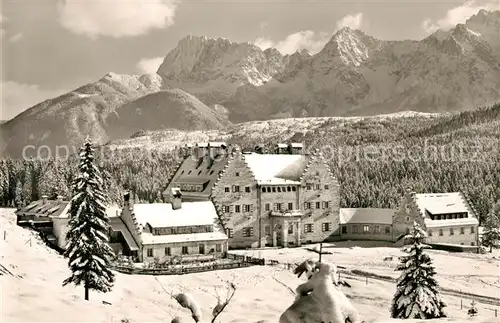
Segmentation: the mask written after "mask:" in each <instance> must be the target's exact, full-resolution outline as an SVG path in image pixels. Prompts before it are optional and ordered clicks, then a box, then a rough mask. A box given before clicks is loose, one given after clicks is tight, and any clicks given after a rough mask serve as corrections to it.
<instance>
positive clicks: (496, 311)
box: [495, 308, 498, 317]
mask: <svg viewBox="0 0 500 323" xmlns="http://www.w3.org/2000/svg"><path fill="white" fill-rule="evenodd" d="M497 313H498V310H497V309H496V308H495V317H497Z"/></svg>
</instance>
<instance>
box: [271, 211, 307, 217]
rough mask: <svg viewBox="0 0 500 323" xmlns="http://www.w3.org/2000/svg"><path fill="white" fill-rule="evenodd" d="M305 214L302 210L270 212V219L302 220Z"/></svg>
mask: <svg viewBox="0 0 500 323" xmlns="http://www.w3.org/2000/svg"><path fill="white" fill-rule="evenodd" d="M303 216H304V213H303V212H302V211H301V210H280V211H277V210H276V211H269V217H274V218H302V217H303Z"/></svg>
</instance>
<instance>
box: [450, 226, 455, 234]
mask: <svg viewBox="0 0 500 323" xmlns="http://www.w3.org/2000/svg"><path fill="white" fill-rule="evenodd" d="M454 234H455V232H454V231H453V228H450V236H452V235H454Z"/></svg>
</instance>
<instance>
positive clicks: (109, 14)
mask: <svg viewBox="0 0 500 323" xmlns="http://www.w3.org/2000/svg"><path fill="white" fill-rule="evenodd" d="M176 3H177V1H176V0H147V1H143V0H127V1H81V0H66V1H64V2H63V3H61V4H60V5H59V6H58V11H59V22H60V23H61V25H62V26H63V27H65V28H66V29H68V30H70V31H71V32H73V33H76V34H81V35H85V36H87V37H90V38H92V39H96V38H98V37H99V36H109V37H115V38H119V37H127V36H138V35H143V34H146V33H148V32H149V31H150V30H153V29H163V28H167V27H169V26H171V25H172V24H173V23H174V17H175V11H176Z"/></svg>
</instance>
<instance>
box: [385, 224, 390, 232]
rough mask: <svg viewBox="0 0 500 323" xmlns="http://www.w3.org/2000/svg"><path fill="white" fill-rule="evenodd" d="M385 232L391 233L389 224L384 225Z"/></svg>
mask: <svg viewBox="0 0 500 323" xmlns="http://www.w3.org/2000/svg"><path fill="white" fill-rule="evenodd" d="M385 233H386V234H389V233H391V226H389V225H386V226H385Z"/></svg>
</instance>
